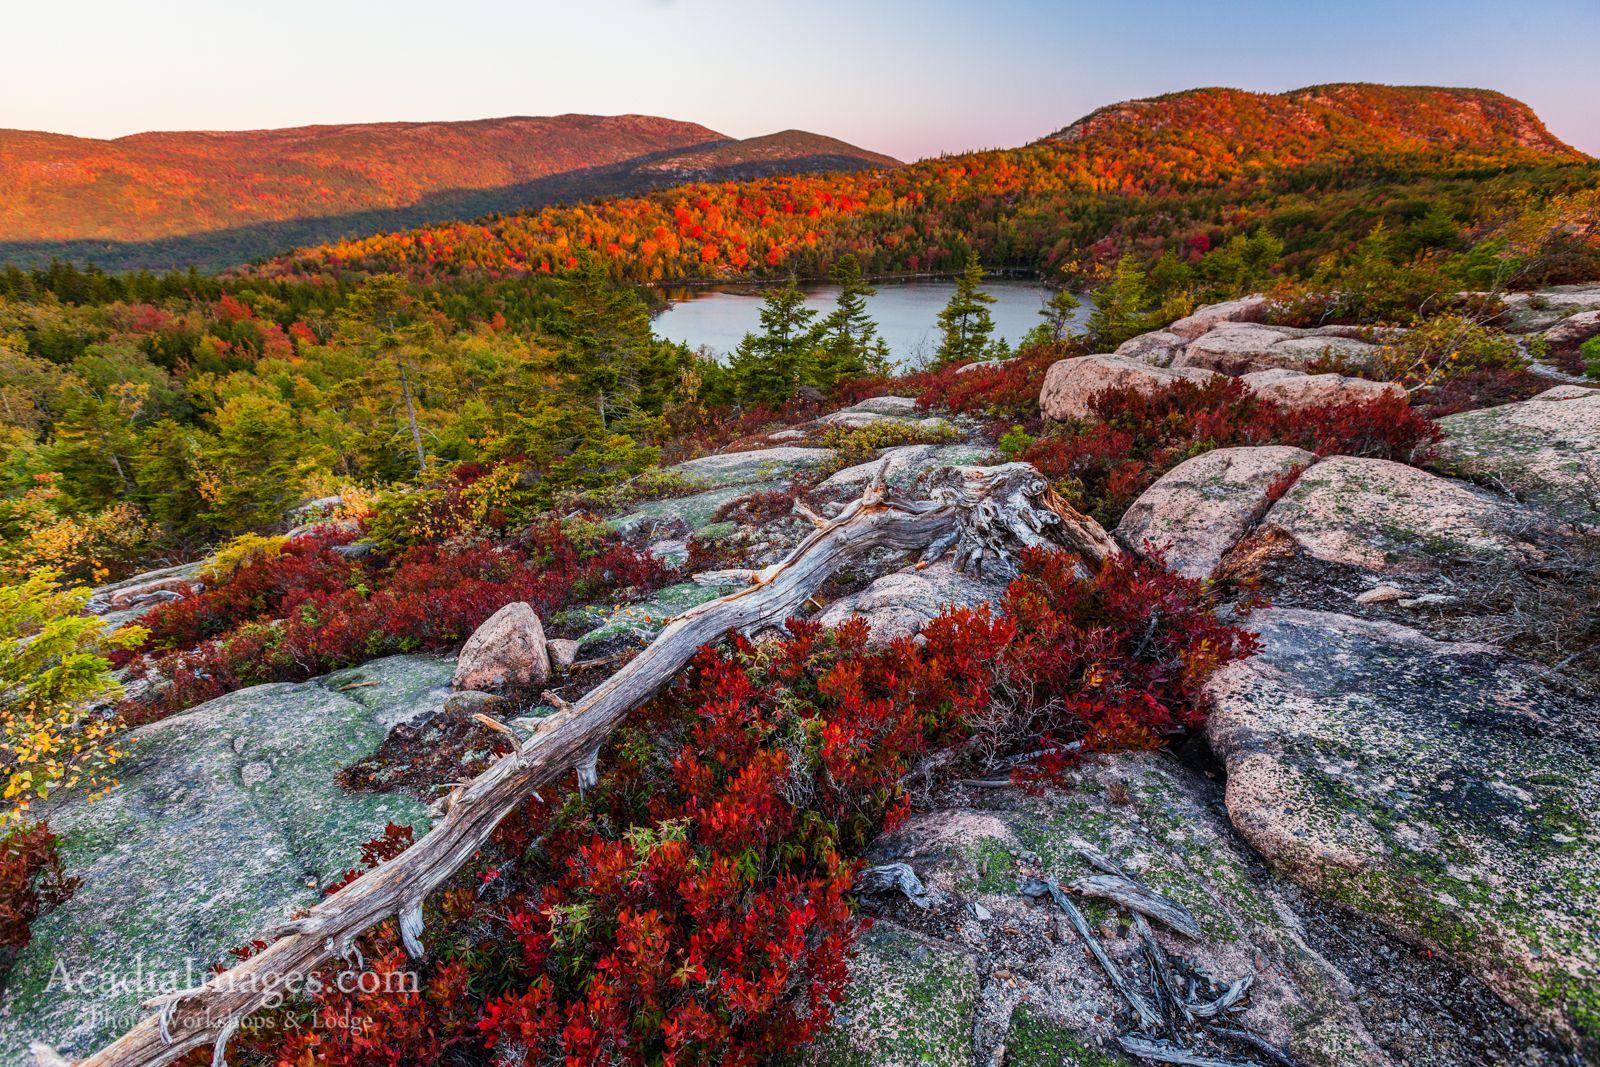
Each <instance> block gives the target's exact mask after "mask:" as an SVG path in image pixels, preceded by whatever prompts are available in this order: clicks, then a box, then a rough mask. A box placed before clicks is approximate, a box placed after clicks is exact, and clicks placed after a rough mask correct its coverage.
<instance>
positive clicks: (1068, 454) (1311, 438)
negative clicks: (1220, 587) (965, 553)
mask: <svg viewBox="0 0 1600 1067" xmlns="http://www.w3.org/2000/svg"><path fill="white" fill-rule="evenodd" d="M1089 403H1090V407H1091V408H1092V409H1093V411H1094V413H1095V416H1096V418H1095V419H1094V420H1093V421H1087V422H1082V423H1068V424H1066V425H1064V426H1062V427H1059V428H1057V429H1055V430H1054V431H1053V432H1051V433H1050V434H1049V435H1047V436H1044V437H1041V438H1039V439H1037V440H1036V441H1034V442H1033V443H1032V444H1031V445H1029V446H1028V447H1027V448H1025V449H1024V450H1023V452H1022V455H1021V458H1022V459H1025V460H1027V461H1028V462H1030V463H1032V464H1034V465H1035V466H1036V467H1038V468H1039V471H1040V473H1042V474H1044V475H1045V476H1046V477H1047V478H1049V479H1051V480H1052V481H1053V482H1055V483H1056V484H1057V488H1058V489H1059V490H1060V491H1061V492H1063V493H1064V494H1065V495H1066V496H1067V497H1068V499H1069V500H1070V501H1071V502H1072V503H1073V505H1074V506H1075V507H1077V508H1079V509H1080V510H1082V511H1085V512H1087V513H1088V514H1090V515H1093V516H1094V517H1095V518H1096V519H1098V520H1100V522H1101V523H1103V524H1105V525H1107V526H1111V525H1114V524H1115V523H1116V522H1117V521H1118V520H1119V519H1120V518H1121V516H1122V513H1123V512H1124V511H1126V510H1127V508H1128V505H1130V504H1132V503H1133V502H1134V500H1135V499H1137V498H1138V496H1139V494H1140V493H1142V492H1144V491H1145V489H1147V488H1149V487H1150V485H1151V484H1152V483H1153V482H1154V481H1155V480H1156V479H1157V478H1159V477H1161V475H1163V474H1165V473H1166V472H1167V471H1169V470H1171V469H1172V468H1173V467H1175V466H1177V465H1178V464H1179V463H1181V462H1183V461H1184V460H1186V459H1189V458H1190V457H1192V456H1197V455H1199V454H1201V453H1202V452H1208V451H1210V450H1211V449H1214V448H1226V447H1232V446H1237V445H1295V446H1298V447H1300V448H1304V449H1307V450H1309V451H1311V452H1315V453H1318V454H1319V455H1321V454H1340V455H1350V456H1371V457H1374V458H1378V459H1390V460H1398V461H1401V462H1404V461H1407V460H1409V459H1411V458H1412V456H1413V454H1414V453H1416V452H1417V451H1418V450H1419V449H1420V448H1422V447H1423V446H1424V445H1427V444H1429V443H1431V442H1432V441H1434V440H1435V439H1436V438H1437V437H1438V433H1439V431H1438V428H1437V427H1435V426H1434V425H1433V423H1432V422H1430V421H1429V420H1428V419H1427V418H1426V417H1425V416H1424V415H1422V414H1420V413H1418V412H1416V411H1413V410H1412V409H1411V408H1410V407H1409V406H1408V405H1407V403H1406V402H1405V400H1404V399H1402V398H1399V397H1392V396H1385V397H1382V398H1379V399H1377V400H1369V401H1360V402H1356V403H1350V404H1333V405H1328V406H1325V407H1319V408H1309V409H1306V408H1301V409H1291V408H1287V407H1284V406H1282V405H1280V404H1276V403H1273V402H1272V401H1269V400H1265V399H1263V398H1261V397H1259V396H1257V395H1256V394H1254V393H1252V392H1251V391H1250V390H1249V389H1248V388H1246V387H1245V386H1244V385H1243V383H1241V382H1240V381H1238V379H1235V378H1213V379H1211V380H1209V381H1207V382H1205V383H1202V384H1196V383H1194V382H1188V381H1180V382H1174V383H1172V384H1171V385H1168V386H1165V387H1163V388H1161V389H1157V390H1153V391H1151V392H1148V393H1146V392H1141V391H1140V390H1138V389H1135V388H1120V389H1107V390H1104V391H1103V392H1100V393H1097V394H1096V395H1095V396H1093V397H1091V398H1090V402H1089Z"/></svg>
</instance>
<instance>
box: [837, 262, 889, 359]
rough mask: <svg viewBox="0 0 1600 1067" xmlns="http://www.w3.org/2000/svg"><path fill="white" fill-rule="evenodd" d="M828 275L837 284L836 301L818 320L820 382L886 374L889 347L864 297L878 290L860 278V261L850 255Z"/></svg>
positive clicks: (838, 263)
mask: <svg viewBox="0 0 1600 1067" xmlns="http://www.w3.org/2000/svg"><path fill="white" fill-rule="evenodd" d="M828 277H829V278H831V279H832V280H833V282H834V284H835V285H837V286H838V287H839V302H838V304H836V305H835V306H834V309H833V311H832V312H830V313H829V314H828V316H827V318H825V319H823V320H822V332H823V341H822V367H821V377H822V378H823V379H824V381H823V382H822V383H821V384H823V385H826V386H831V385H833V383H835V382H837V381H839V380H841V379H844V378H857V377H861V376H864V375H870V374H886V373H888V371H889V346H888V345H887V344H886V343H885V342H884V340H883V338H882V337H879V336H878V324H877V323H875V322H873V321H872V318H871V316H869V315H868V314H867V297H869V296H873V295H875V294H876V293H877V292H878V290H877V289H875V288H873V287H872V286H871V285H870V284H868V283H867V282H866V281H865V280H864V279H863V278H862V277H861V264H860V262H859V261H858V260H857V259H856V257H855V256H853V255H846V256H844V257H842V258H841V259H840V260H839V262H837V263H835V264H834V265H833V269H832V270H830V271H829V272H828Z"/></svg>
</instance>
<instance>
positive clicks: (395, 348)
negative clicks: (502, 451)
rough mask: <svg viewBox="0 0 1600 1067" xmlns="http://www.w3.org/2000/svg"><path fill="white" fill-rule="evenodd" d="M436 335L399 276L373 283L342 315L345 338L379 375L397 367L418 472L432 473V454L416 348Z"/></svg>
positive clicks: (364, 285) (355, 295) (382, 276)
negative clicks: (423, 422)
mask: <svg viewBox="0 0 1600 1067" xmlns="http://www.w3.org/2000/svg"><path fill="white" fill-rule="evenodd" d="M433 334H434V331H433V330H432V329H431V328H430V327H429V325H428V324H427V323H426V322H422V321H418V320H417V319H416V318H415V317H414V313H413V309H412V307H411V299H410V295H409V294H408V293H407V292H406V283H405V282H404V281H403V280H402V279H400V278H399V277H397V276H395V275H393V274H380V275H377V276H376V277H373V278H368V279H367V280H366V281H364V282H362V283H361V287H360V288H359V289H357V290H356V291H355V292H353V293H351V294H350V299H349V301H348V302H346V304H345V307H344V309H343V310H342V311H341V312H340V314H339V339H340V340H341V341H343V342H344V343H346V344H349V345H352V346H355V347H359V348H360V349H361V350H362V351H363V352H364V353H365V354H366V355H367V357H368V358H369V359H370V360H371V367H372V370H373V371H374V372H379V368H389V367H392V368H393V373H394V381H395V382H396V384H398V385H399V387H400V397H401V400H402V401H403V402H404V406H405V413H406V427H407V429H409V430H410V431H411V446H412V448H413V449H414V450H415V452H416V457H417V473H418V474H422V473H423V472H425V471H426V470H427V469H428V453H427V449H425V448H424V447H423V444H422V428H421V426H420V425H419V423H418V419H417V396H416V386H415V377H416V370H415V359H416V349H418V348H420V347H421V346H423V345H425V344H426V343H427V342H428V341H429V340H431V339H432V337H433Z"/></svg>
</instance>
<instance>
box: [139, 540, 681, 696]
mask: <svg viewBox="0 0 1600 1067" xmlns="http://www.w3.org/2000/svg"><path fill="white" fill-rule="evenodd" d="M665 578H666V571H665V569H664V568H663V567H662V566H661V564H660V563H659V562H657V561H656V560H654V559H652V558H651V557H649V556H647V555H644V554H643V553H640V552H637V551H635V550H634V549H632V548H629V547H627V546H625V545H622V544H620V543H619V542H617V541H616V540H615V539H612V538H602V539H600V540H599V541H597V542H593V543H579V542H578V541H576V540H574V539H573V537H572V536H570V535H569V534H568V533H567V532H566V530H564V529H563V528H562V527H561V526H559V525H557V524H554V523H543V524H536V525H534V526H531V527H529V528H528V529H526V530H524V531H523V532H522V533H521V534H519V535H517V536H516V537H515V538H511V539H509V540H505V541H498V542H496V541H488V540H479V541H470V542H452V543H447V544H444V545H431V544H428V545H420V546H417V547H415V548H411V549H408V550H406V551H404V552H403V553H402V554H401V555H400V556H399V557H398V558H396V559H395V560H394V561H393V562H392V563H387V564H383V563H375V564H372V565H370V566H368V565H365V564H364V563H353V562H351V561H349V560H346V559H344V558H343V557H341V556H339V555H337V554H336V553H334V552H332V551H331V549H330V547H329V545H328V543H327V542H323V541H319V540H318V539H316V538H314V537H312V538H303V539H297V540H295V541H292V542H290V543H289V544H288V545H286V546H285V547H284V550H283V552H282V553H281V554H280V555H278V556H275V557H271V558H264V559H257V560H252V561H250V562H248V563H246V564H244V565H243V566H241V567H240V568H239V569H238V570H237V571H236V572H235V573H234V574H233V576H232V577H231V578H229V579H228V580H227V581H225V582H223V583H222V584H221V585H219V586H218V587H216V588H214V589H208V590H206V591H205V592H203V593H200V594H199V595H197V596H193V597H187V598H185V599H183V600H180V601H175V602H173V603H172V604H165V605H162V606H161V607H159V608H157V609H156V610H154V611H152V612H151V613H150V614H149V615H148V616H147V617H146V619H145V620H144V621H145V623H146V625H148V626H149V627H150V630H151V634H152V636H151V638H150V641H149V642H148V643H147V645H146V648H145V650H144V652H143V654H142V659H141V660H140V661H138V662H136V664H135V666H136V668H137V669H139V670H140V671H142V672H144V673H146V674H149V675H151V676H153V677H154V678H155V679H156V680H158V681H159V683H160V684H159V685H157V686H156V687H154V689H153V694H154V695H153V696H151V697H148V698H146V699H145V700H144V701H142V702H132V701H130V702H129V703H128V704H127V705H126V706H125V708H124V714H125V715H126V716H127V717H128V718H129V719H130V720H131V721H133V722H148V721H151V720H153V719H156V718H160V717H162V716H164V715H168V714H171V713H172V712H174V711H178V710H181V709H183V708H187V707H191V706H193V705H194V704H196V703H199V702H201V701H204V700H209V699H211V698H213V697H216V696H220V695H222V694H223V693H228V692H232V691H233V690H235V689H240V688H243V687H244V686H248V685H257V684H260V683H262V682H283V681H300V680H303V679H306V678H311V677H315V676H316V675H318V674H322V673H325V672H327V671H330V670H335V669H337V668H339V667H348V666H351V665H353V664H357V663H361V662H364V661H366V660H368V659H373V658H375V657H378V656H386V655H391V654H394V653H398V652H415V651H424V650H431V651H444V650H447V649H450V648H452V647H454V646H455V645H458V644H460V643H461V642H462V641H464V640H465V639H466V638H467V636H468V635H470V634H471V633H472V631H473V630H474V629H476V628H477V627H478V625H479V624H481V623H482V622H483V621H484V620H485V619H487V618H488V617H489V616H490V615H492V614H494V612H495V611H497V610H499V609H500V608H501V607H503V606H504V605H506V604H508V603H511V602H512V601H517V600H523V601H527V602H528V603H530V604H532V605H533V607H534V609H535V610H536V611H538V612H539V613H540V614H541V615H542V616H545V617H548V616H549V614H550V613H551V612H554V611H556V610H559V609H560V608H562V607H566V606H568V605H570V604H573V603H578V602H582V601H585V600H591V599H594V598H596V597H599V596H601V595H604V594H606V593H608V592H611V591H615V590H620V589H627V588H635V589H649V588H653V587H655V586H658V585H660V584H661V583H662V582H663V581H664V580H665Z"/></svg>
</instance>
